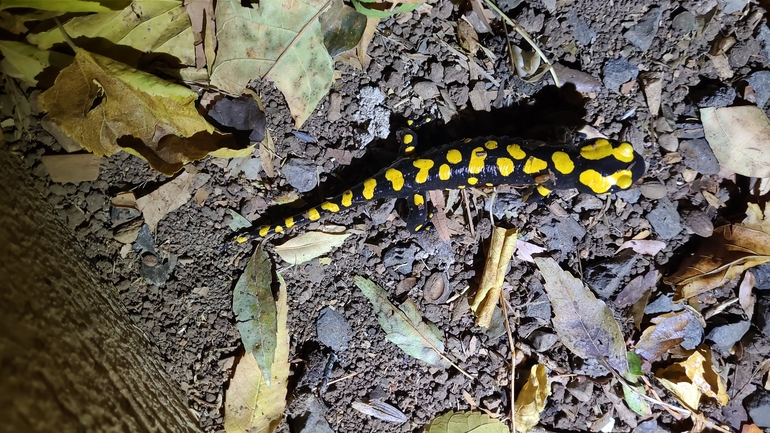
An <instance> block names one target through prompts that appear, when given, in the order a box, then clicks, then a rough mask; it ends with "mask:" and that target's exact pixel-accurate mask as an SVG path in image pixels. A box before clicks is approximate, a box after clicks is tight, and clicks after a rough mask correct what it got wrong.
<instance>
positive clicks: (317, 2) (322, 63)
mask: <svg viewBox="0 0 770 433" xmlns="http://www.w3.org/2000/svg"><path fill="white" fill-rule="evenodd" d="M329 4H331V0H303V1H298V0H294V1H283V0H261V1H260V2H259V3H252V5H251V6H252V7H250V8H248V7H243V6H241V2H240V0H221V1H219V2H217V9H216V21H217V41H218V43H219V48H218V52H217V58H216V60H215V62H214V66H213V68H212V72H211V84H212V85H214V86H216V87H218V88H220V89H222V90H224V91H226V92H229V93H233V94H236V95H240V94H241V93H242V92H243V90H244V89H245V88H246V85H247V84H248V83H249V81H251V80H254V79H261V78H265V77H268V78H270V79H272V80H273V81H274V82H275V85H276V87H278V89H279V90H280V91H281V92H282V93H283V95H284V97H285V98H286V102H287V103H288V104H289V108H290V109H291V114H292V116H293V117H294V120H295V127H296V128H299V127H300V126H301V125H302V124H303V123H304V122H305V120H307V118H308V117H309V116H310V113H312V112H313V110H314V109H315V107H316V105H317V104H318V102H319V101H320V100H321V98H323V97H324V96H325V95H326V93H327V92H328V91H329V88H330V87H331V84H332V78H333V73H334V70H333V66H332V61H331V57H330V56H329V53H328V52H327V51H326V47H325V46H324V40H323V33H322V32H321V24H320V23H319V20H318V17H319V16H320V15H321V13H322V12H323V11H324V10H325V9H326V7H327V6H328V5H329Z"/></svg>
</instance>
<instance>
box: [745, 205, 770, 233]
mask: <svg viewBox="0 0 770 433" xmlns="http://www.w3.org/2000/svg"><path fill="white" fill-rule="evenodd" d="M747 206H748V207H747V209H746V218H744V219H743V221H742V222H741V224H743V225H744V226H746V227H748V228H750V229H754V230H760V231H763V232H765V233H768V234H770V203H765V211H764V212H762V209H761V208H760V207H759V205H758V204H756V203H748V205H747Z"/></svg>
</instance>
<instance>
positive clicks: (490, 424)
mask: <svg viewBox="0 0 770 433" xmlns="http://www.w3.org/2000/svg"><path fill="white" fill-rule="evenodd" d="M425 433H510V430H509V429H508V427H507V426H506V425H505V424H503V423H502V422H500V420H496V419H494V418H491V417H490V416H489V415H487V414H484V413H481V412H473V411H468V412H455V411H449V412H447V413H445V414H444V415H441V416H439V417H437V418H435V419H434V420H433V421H431V422H430V424H429V425H428V426H427V427H426V428H425Z"/></svg>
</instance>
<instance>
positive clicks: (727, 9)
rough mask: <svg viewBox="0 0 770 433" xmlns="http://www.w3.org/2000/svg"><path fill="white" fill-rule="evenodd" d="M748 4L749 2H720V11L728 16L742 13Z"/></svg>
mask: <svg viewBox="0 0 770 433" xmlns="http://www.w3.org/2000/svg"><path fill="white" fill-rule="evenodd" d="M748 4H749V0H719V6H721V7H720V9H722V13H723V14H726V15H727V14H732V13H735V12H740V11H742V10H743V8H745V7H746V5H748Z"/></svg>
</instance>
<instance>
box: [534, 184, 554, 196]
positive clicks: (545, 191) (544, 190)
mask: <svg viewBox="0 0 770 433" xmlns="http://www.w3.org/2000/svg"><path fill="white" fill-rule="evenodd" d="M537 192H539V193H540V195H542V196H543V197H548V194H550V193H551V190H550V189H548V188H546V187H544V186H543V185H538V186H537Z"/></svg>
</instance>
